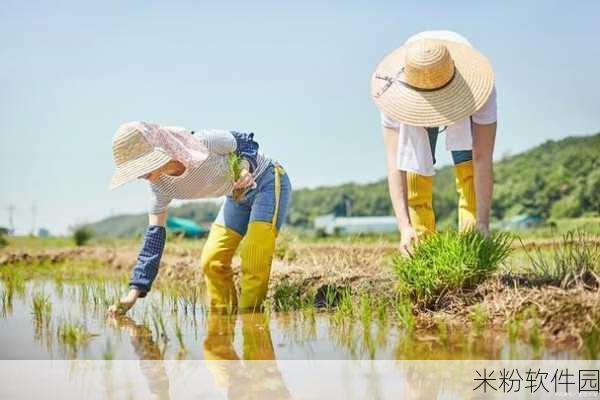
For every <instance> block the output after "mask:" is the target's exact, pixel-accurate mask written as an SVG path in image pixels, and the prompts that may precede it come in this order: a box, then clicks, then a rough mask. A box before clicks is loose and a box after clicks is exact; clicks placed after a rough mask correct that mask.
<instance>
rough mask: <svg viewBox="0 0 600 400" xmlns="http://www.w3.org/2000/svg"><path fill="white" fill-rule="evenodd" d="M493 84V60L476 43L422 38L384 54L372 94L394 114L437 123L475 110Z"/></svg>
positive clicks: (416, 121) (411, 122) (415, 122)
mask: <svg viewBox="0 0 600 400" xmlns="http://www.w3.org/2000/svg"><path fill="white" fill-rule="evenodd" d="M493 86H494V71H493V69H492V66H491V64H490V62H489V61H488V60H487V58H486V57H485V56H483V55H482V54H481V53H480V52H478V51H477V50H475V49H474V48H473V47H470V46H469V45H467V44H462V43H458V42H452V41H446V40H439V39H420V40H416V41H414V42H411V43H408V44H405V45H404V46H402V47H400V48H398V49H396V50H394V51H393V52H391V53H390V54H388V55H387V56H385V57H384V58H383V60H382V61H381V62H380V63H379V64H378V65H377V68H376V69H375V72H374V73H373V75H372V77H371V96H372V97H373V101H374V102H375V104H376V105H377V108H379V110H380V111H381V112H383V113H384V114H385V115H387V116H388V117H390V118H393V119H395V120H397V121H399V122H402V123H405V124H409V125H414V126H425V127H435V126H445V125H451V124H453V123H455V122H457V121H459V120H461V119H463V118H466V117H468V116H470V115H472V114H473V113H475V112H476V111H477V110H478V109H479V108H481V107H482V106H483V105H484V103H485V102H486V100H487V98H488V97H489V95H490V93H491V92H492V89H493Z"/></svg>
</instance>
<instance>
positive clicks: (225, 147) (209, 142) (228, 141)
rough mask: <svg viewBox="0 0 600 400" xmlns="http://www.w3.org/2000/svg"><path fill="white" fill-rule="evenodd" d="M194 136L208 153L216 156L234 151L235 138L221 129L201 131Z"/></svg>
mask: <svg viewBox="0 0 600 400" xmlns="http://www.w3.org/2000/svg"><path fill="white" fill-rule="evenodd" d="M196 135H197V136H198V137H199V138H200V139H201V140H202V141H203V142H204V144H205V145H206V147H207V148H208V151H210V152H211V153H216V154H222V155H225V154H229V153H232V152H234V151H235V150H236V141H235V137H234V136H233V135H232V134H231V132H229V131H226V130H222V129H203V130H201V131H198V132H197V133H196Z"/></svg>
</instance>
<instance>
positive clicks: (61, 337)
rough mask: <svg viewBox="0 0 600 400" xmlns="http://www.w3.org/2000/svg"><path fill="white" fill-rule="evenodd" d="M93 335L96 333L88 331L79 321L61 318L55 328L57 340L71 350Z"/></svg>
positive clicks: (74, 349)
mask: <svg viewBox="0 0 600 400" xmlns="http://www.w3.org/2000/svg"><path fill="white" fill-rule="evenodd" d="M94 336H97V335H96V334H93V333H90V332H89V331H88V330H87V328H86V327H85V326H84V325H83V324H81V323H72V322H69V321H66V320H63V321H61V322H60V323H59V325H58V327H57V328H56V337H57V338H58V341H59V342H60V343H61V344H63V345H65V346H67V347H69V348H70V349H71V350H73V351H76V350H77V348H78V347H79V346H80V345H82V344H85V343H87V342H88V341H89V340H91V339H92V338H93V337H94Z"/></svg>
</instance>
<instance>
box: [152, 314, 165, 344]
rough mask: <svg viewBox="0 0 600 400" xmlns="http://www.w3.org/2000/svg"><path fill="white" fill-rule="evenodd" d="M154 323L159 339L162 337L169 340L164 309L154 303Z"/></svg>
mask: <svg viewBox="0 0 600 400" xmlns="http://www.w3.org/2000/svg"><path fill="white" fill-rule="evenodd" d="M152 324H153V325H154V331H155V333H156V337H157V340H158V339H160V338H162V340H163V341H164V342H166V341H168V340H169V336H168V335H167V329H166V325H165V319H164V318H163V314H162V310H161V309H160V308H159V307H157V306H156V305H152Z"/></svg>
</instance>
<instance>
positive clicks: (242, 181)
mask: <svg viewBox="0 0 600 400" xmlns="http://www.w3.org/2000/svg"><path fill="white" fill-rule="evenodd" d="M248 187H252V188H255V187H256V182H255V181H254V176H253V175H252V174H251V173H250V171H248V170H247V169H246V168H242V170H241V171H240V177H239V179H238V180H236V181H235V182H234V183H233V188H234V189H246V188H248Z"/></svg>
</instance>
